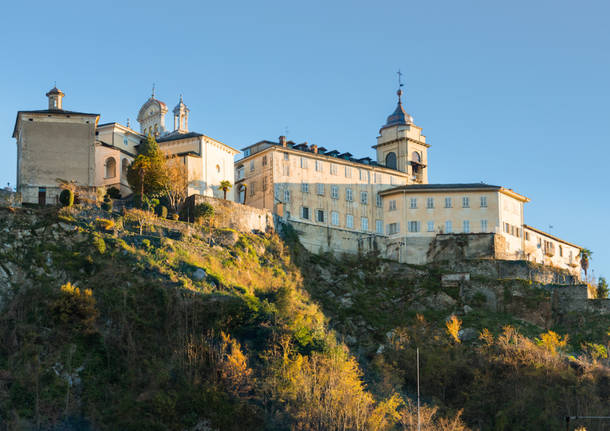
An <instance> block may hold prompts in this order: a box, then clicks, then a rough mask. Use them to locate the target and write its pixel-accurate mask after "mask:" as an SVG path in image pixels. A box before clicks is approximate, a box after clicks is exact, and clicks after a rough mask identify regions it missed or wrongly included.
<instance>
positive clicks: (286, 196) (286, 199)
mask: <svg viewBox="0 0 610 431" xmlns="http://www.w3.org/2000/svg"><path fill="white" fill-rule="evenodd" d="M284 202H290V190H284Z"/></svg>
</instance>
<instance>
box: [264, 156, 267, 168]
mask: <svg viewBox="0 0 610 431" xmlns="http://www.w3.org/2000/svg"><path fill="white" fill-rule="evenodd" d="M263 166H267V156H263Z"/></svg>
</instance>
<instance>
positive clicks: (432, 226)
mask: <svg viewBox="0 0 610 431" xmlns="http://www.w3.org/2000/svg"><path fill="white" fill-rule="evenodd" d="M428 232H434V222H433V221H429V222H428Z"/></svg>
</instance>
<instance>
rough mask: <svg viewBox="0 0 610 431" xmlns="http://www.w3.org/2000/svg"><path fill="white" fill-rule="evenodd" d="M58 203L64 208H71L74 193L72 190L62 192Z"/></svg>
mask: <svg viewBox="0 0 610 431" xmlns="http://www.w3.org/2000/svg"><path fill="white" fill-rule="evenodd" d="M59 202H60V203H61V205H62V206H64V207H71V206H72V205H74V192H73V191H72V190H68V189H65V190H62V191H61V193H60V194H59Z"/></svg>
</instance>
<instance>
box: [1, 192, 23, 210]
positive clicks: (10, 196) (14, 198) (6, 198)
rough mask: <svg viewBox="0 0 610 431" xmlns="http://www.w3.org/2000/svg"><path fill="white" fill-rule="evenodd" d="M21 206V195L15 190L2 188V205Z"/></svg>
mask: <svg viewBox="0 0 610 431" xmlns="http://www.w3.org/2000/svg"><path fill="white" fill-rule="evenodd" d="M18 206H21V196H20V195H19V193H15V192H13V191H8V190H3V189H0V207H18Z"/></svg>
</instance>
